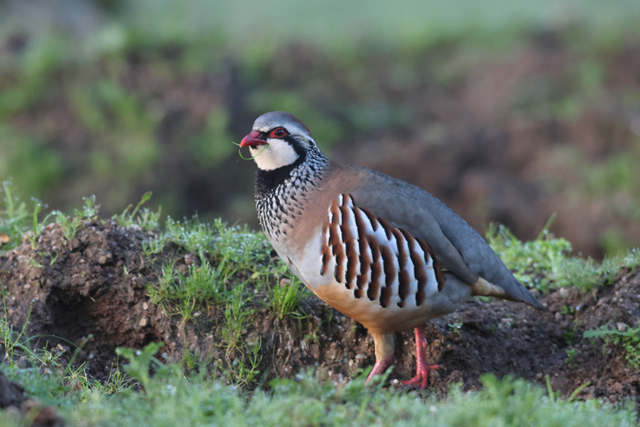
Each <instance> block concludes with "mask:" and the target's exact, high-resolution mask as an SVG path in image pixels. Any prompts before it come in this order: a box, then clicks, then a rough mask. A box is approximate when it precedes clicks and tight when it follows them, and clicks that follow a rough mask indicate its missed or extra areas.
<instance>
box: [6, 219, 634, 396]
mask: <svg viewBox="0 0 640 427" xmlns="http://www.w3.org/2000/svg"><path fill="white" fill-rule="evenodd" d="M150 234H153V233H151V232H144V231H142V230H141V229H139V228H136V227H133V228H131V227H130V228H123V227H121V226H120V225H118V223H116V222H115V221H112V220H106V221H103V222H101V221H91V222H90V221H85V222H84V223H83V225H82V227H81V228H80V229H79V231H78V232H77V234H76V236H75V238H73V239H72V240H71V241H67V240H66V239H65V238H64V234H63V230H62V229H61V228H60V227H59V226H57V225H53V224H52V225H49V226H47V227H46V229H45V230H44V231H43V232H42V234H41V235H40V236H39V237H38V238H37V245H36V247H35V248H33V247H32V245H31V243H30V242H24V243H23V244H21V245H20V246H18V247H17V248H15V249H14V250H12V251H10V252H8V253H7V254H5V255H4V256H1V257H0V281H1V284H2V286H3V287H4V292H5V295H6V312H7V316H8V321H9V322H10V323H11V324H12V325H13V326H14V327H15V328H21V327H22V326H23V325H24V324H25V322H26V323H27V327H26V334H27V335H28V336H34V337H35V336H37V337H38V338H37V339H35V340H32V342H31V344H32V345H34V346H36V347H43V346H45V345H47V346H48V348H58V349H59V350H60V352H62V353H63V354H64V356H63V357H67V360H68V359H70V357H71V355H72V354H73V353H74V352H75V351H76V349H77V348H81V351H80V352H79V353H78V356H77V358H76V359H75V362H74V363H75V364H81V363H84V366H85V367H86V372H87V373H88V374H89V375H91V376H93V377H95V378H97V379H106V378H107V377H108V375H109V373H110V372H111V371H112V370H114V369H117V368H118V365H117V363H118V360H117V358H116V353H115V349H116V348H118V347H130V348H136V349H141V348H143V347H144V346H145V345H147V344H149V343H151V342H162V343H164V346H163V347H162V349H161V350H160V351H161V352H162V355H161V357H163V358H164V359H165V360H167V361H175V362H178V361H180V360H181V359H182V358H183V356H184V355H185V354H186V352H189V354H196V355H199V357H200V358H201V359H202V360H206V361H208V367H209V369H214V370H219V371H220V372H221V373H222V372H224V371H225V369H226V368H228V367H229V366H230V365H231V364H232V363H233V361H234V359H235V358H236V357H238V356H239V355H238V354H235V353H234V352H229V350H228V349H227V348H225V346H224V345H223V340H222V333H221V331H222V327H223V323H224V315H223V313H222V309H220V308H219V307H216V306H213V305H211V306H209V307H208V308H207V307H203V308H202V309H201V311H200V312H199V315H197V316H194V318H193V319H191V320H189V321H184V319H182V318H181V317H180V316H178V315H175V314H174V315H170V314H167V313H165V312H164V311H163V310H162V309H161V308H160V307H158V306H156V305H155V304H154V303H153V302H152V301H151V300H150V298H149V296H148V293H147V290H146V287H147V284H149V283H155V282H157V281H158V274H159V271H160V266H161V265H162V262H164V261H166V260H167V259H169V258H170V257H175V267H176V268H178V269H184V270H186V267H187V265H188V264H190V263H191V262H193V259H194V258H195V257H194V256H192V255H193V254H184V253H183V254H180V253H178V255H175V254H176V252H177V248H176V247H175V245H172V244H171V243H168V244H167V245H166V246H165V248H164V250H163V252H162V253H161V254H160V255H158V259H156V260H154V262H151V261H150V260H149V259H147V257H146V256H145V255H144V254H143V252H142V248H141V242H142V241H143V240H144V239H146V238H148V237H150ZM35 264H37V265H40V266H39V267H38V266H36V265H35ZM214 267H215V265H214ZM247 286H250V284H249V285H247ZM534 292H536V291H534ZM258 297H260V296H258ZM537 297H538V298H539V300H540V301H541V303H542V304H543V306H544V307H545V308H546V311H544V312H540V311H537V310H535V309H533V308H531V307H528V306H526V305H524V304H518V303H513V302H506V301H497V300H494V301H490V302H486V301H484V300H480V299H471V300H470V301H468V303H466V304H465V305H463V306H462V307H461V308H460V309H459V310H458V311H457V312H455V313H453V314H450V315H448V316H445V317H443V318H440V319H436V320H434V321H432V322H431V323H430V324H429V325H428V328H427V340H428V342H429V347H428V350H427V356H428V359H429V361H430V362H432V363H437V364H439V365H441V366H442V368H441V369H439V370H437V371H434V372H433V374H432V375H431V377H430V379H429V388H430V389H431V390H435V391H436V393H438V394H439V395H443V396H444V395H446V394H447V392H448V390H449V388H450V386H451V384H453V383H462V385H463V388H464V389H465V390H476V389H478V388H479V387H481V383H480V381H479V378H480V376H481V375H483V374H487V373H492V374H495V375H497V376H499V377H504V376H506V375H513V376H515V377H517V378H524V379H526V380H528V381H532V382H534V383H539V384H546V381H547V380H546V377H547V376H549V379H550V383H551V386H552V387H553V389H554V390H559V391H561V392H562V394H563V395H564V396H569V395H571V393H573V392H574V391H575V390H576V389H577V388H579V387H580V386H583V385H584V384H586V383H588V385H587V386H586V387H584V388H583V389H582V390H581V391H580V392H579V394H578V396H577V397H578V398H580V399H590V398H598V399H601V400H602V401H606V402H612V403H621V402H623V401H625V400H628V399H632V400H634V401H637V400H636V399H637V395H638V394H639V393H640V382H639V378H640V376H639V375H640V370H638V369H632V368H630V366H629V363H628V361H627V360H626V358H625V353H624V351H623V349H622V348H621V347H616V346H612V347H607V348H604V351H603V343H602V341H598V340H596V341H594V342H592V341H590V340H589V339H585V338H583V337H582V334H583V332H584V331H586V330H589V329H593V328H596V327H599V326H602V325H605V324H607V323H610V324H612V325H631V326H635V325H636V324H638V322H640V272H639V271H627V270H624V269H623V270H621V271H620V272H619V274H618V275H617V276H616V278H615V280H613V282H612V283H609V284H607V285H605V286H603V287H600V288H598V289H597V290H595V291H594V292H593V293H589V294H586V295H585V294H583V293H581V292H579V291H578V290H577V289H574V288H564V289H558V290H552V291H550V292H549V293H547V294H544V295H540V294H539V293H538V294H537ZM254 303H255V307H254V308H255V313H254V314H253V315H252V317H250V318H249V321H248V322H247V323H246V326H245V329H244V330H242V339H243V340H244V341H245V342H256V341H257V340H258V338H260V350H259V355H260V356H261V361H260V364H259V367H258V369H259V375H258V376H257V379H258V381H260V382H261V383H262V384H268V381H269V380H270V379H272V378H275V377H284V378H292V377H294V376H295V375H296V374H297V373H299V372H300V371H301V370H304V369H306V368H307V367H315V368H316V370H317V371H319V376H320V378H325V379H326V380H329V381H341V380H345V379H348V378H349V377H350V376H352V375H354V374H355V373H356V371H357V370H358V369H359V368H365V367H368V366H371V365H372V364H373V363H374V361H375V360H374V347H373V340H372V338H371V336H370V335H369V334H368V332H367V331H366V329H365V328H364V327H362V326H361V325H359V324H358V323H356V322H355V321H353V320H351V319H350V318H348V317H346V316H344V315H342V314H340V313H338V312H336V311H335V310H333V309H332V308H331V307H329V306H327V305H326V304H325V303H323V302H322V301H320V300H319V299H317V298H316V297H315V296H313V295H308V296H306V297H305V298H304V299H303V300H302V302H301V307H300V309H301V311H303V312H304V313H305V314H306V317H305V318H304V319H302V320H296V319H293V318H289V317H285V318H284V319H278V318H277V317H276V316H275V315H274V314H273V313H272V312H271V311H270V310H269V309H268V308H266V306H265V305H264V304H260V302H259V301H255V302H254ZM620 327H621V328H622V327H623V326H620ZM70 343H74V344H75V345H72V344H70ZM396 344H397V346H396V352H395V358H394V360H393V365H394V370H393V372H392V374H391V375H390V377H389V378H390V382H389V384H388V386H390V387H396V388H402V387H406V386H403V385H401V384H400V383H399V382H397V381H394V380H393V379H401V380H405V379H410V378H412V377H413V375H414V373H415V372H414V369H415V342H414V338H413V334H412V332H411V331H407V332H403V333H398V334H397V335H396ZM120 362H122V361H120ZM248 387H251V385H248ZM21 393H22V392H21V391H20V389H19V385H16V384H12V383H10V382H9V381H7V380H6V378H3V377H0V407H3V406H7V405H13V406H19V405H21V404H22V402H24V401H25V400H26V397H25V396H23V394H21ZM3 399H4V400H3Z"/></svg>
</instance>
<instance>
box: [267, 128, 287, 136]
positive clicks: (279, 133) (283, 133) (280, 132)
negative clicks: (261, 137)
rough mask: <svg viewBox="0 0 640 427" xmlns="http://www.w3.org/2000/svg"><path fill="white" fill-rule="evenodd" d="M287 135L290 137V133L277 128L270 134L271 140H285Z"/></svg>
mask: <svg viewBox="0 0 640 427" xmlns="http://www.w3.org/2000/svg"><path fill="white" fill-rule="evenodd" d="M287 135H289V132H287V130H286V129H285V128H283V127H278V128H275V129H273V130H271V132H269V138H284V137H285V136H287Z"/></svg>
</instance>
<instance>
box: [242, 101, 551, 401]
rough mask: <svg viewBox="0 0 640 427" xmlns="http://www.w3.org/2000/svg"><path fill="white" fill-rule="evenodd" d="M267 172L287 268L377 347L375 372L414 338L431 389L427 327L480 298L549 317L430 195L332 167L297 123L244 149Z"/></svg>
mask: <svg viewBox="0 0 640 427" xmlns="http://www.w3.org/2000/svg"><path fill="white" fill-rule="evenodd" d="M240 146H241V147H249V148H250V151H251V154H252V155H254V156H256V157H255V162H256V163H257V165H258V171H257V173H256V182H255V198H256V206H257V210H258V218H259V220H260V225H261V226H262V229H263V230H264V232H265V234H266V235H267V237H268V239H269V241H270V242H271V243H272V244H273V247H274V248H275V250H276V251H277V252H278V254H279V255H280V257H281V258H282V259H283V260H284V262H285V263H286V264H287V265H288V266H289V267H290V268H291V270H293V272H294V273H295V274H296V276H298V277H299V278H300V280H302V282H303V283H304V284H305V285H306V286H307V287H308V288H309V289H310V290H311V291H312V292H313V293H314V294H316V295H317V296H318V297H320V298H321V299H322V300H323V301H325V302H326V303H328V304H329V305H331V306H332V307H334V308H335V309H336V310H338V311H340V312H342V313H344V314H345V315H347V316H349V317H351V318H353V319H355V320H356V321H358V322H360V323H362V324H363V325H364V326H365V327H366V328H367V329H368V330H369V332H371V335H372V336H373V340H374V343H375V351H376V364H375V366H374V368H373V370H372V371H371V374H370V375H369V379H368V380H367V382H369V380H371V378H372V377H373V376H374V375H377V374H380V373H382V372H383V371H384V370H385V369H386V367H387V366H388V365H389V363H390V362H391V358H392V356H393V349H394V342H393V334H394V333H395V332H398V331H403V330H408V329H415V335H416V348H417V374H416V376H415V377H414V378H413V379H412V380H410V381H407V383H408V384H412V385H416V384H419V385H420V386H421V389H423V388H425V387H426V384H427V378H428V376H429V371H430V370H431V369H434V368H436V367H437V365H432V366H430V365H428V364H427V361H426V356H425V348H426V345H427V343H426V340H425V338H424V327H425V322H427V321H428V320H429V319H432V318H434V317H438V316H442V315H444V314H447V313H451V312H452V311H454V310H456V308H458V307H459V306H460V305H461V304H462V303H463V302H464V301H465V300H467V299H468V298H469V297H470V296H472V295H488V296H493V297H498V298H504V299H508V300H513V301H521V302H524V303H527V304H529V305H531V306H534V307H538V308H542V306H541V305H540V303H539V302H538V301H537V300H536V299H535V298H534V297H533V295H531V294H530V293H529V292H528V291H527V289H525V288H524V286H522V284H520V282H518V280H517V279H516V278H515V277H513V275H512V274H511V273H510V272H509V270H508V269H507V267H506V266H505V265H504V264H503V263H502V261H501V260H500V258H499V257H498V255H497V254H496V253H495V252H494V251H493V250H492V249H491V248H490V247H489V245H488V244H487V243H486V242H485V241H484V239H483V238H482V237H481V236H480V235H479V234H478V233H477V232H476V231H475V230H474V229H473V228H471V227H470V226H469V225H468V224H467V223H466V222H465V221H464V220H463V219H462V218H460V217H459V216H458V215H457V214H455V213H454V212H453V211H452V210H450V209H449V208H448V207H447V206H445V205H444V203H442V202H441V201H440V200H438V199H436V198H435V197H434V196H432V195H431V194H429V193H427V192H426V191H424V190H422V189H420V188H418V187H416V186H414V185H411V184H408V183H406V182H404V181H401V180H398V179H395V178H391V177H389V176H387V175H384V174H382V173H380V172H376V171H373V170H371V169H367V168H363V167H359V166H353V165H348V164H340V163H336V162H332V161H329V159H327V157H326V156H325V155H324V154H323V153H322V152H321V151H320V150H319V149H318V147H317V146H316V142H315V141H314V139H313V137H312V136H311V132H310V131H309V129H308V128H307V127H306V126H305V125H304V124H303V123H302V122H301V121H300V120H299V119H298V118H296V117H295V116H293V115H291V114H289V113H285V112H281V111H276V112H271V113H267V114H264V115H262V116H260V117H258V119H257V120H256V121H255V123H254V124H253V130H252V132H251V133H250V134H249V135H247V136H246V137H245V138H244V139H243V140H242V143H241V144H240Z"/></svg>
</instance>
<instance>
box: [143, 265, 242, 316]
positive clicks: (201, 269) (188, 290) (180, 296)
mask: <svg viewBox="0 0 640 427" xmlns="http://www.w3.org/2000/svg"><path fill="white" fill-rule="evenodd" d="M235 271H236V270H235V269H233V268H232V266H231V264H230V263H228V262H221V263H220V264H218V267H217V268H213V267H212V266H211V264H210V263H209V261H208V260H206V259H203V261H202V265H201V266H197V265H196V264H192V265H190V266H189V267H188V273H187V274H182V273H180V272H176V271H174V264H173V263H172V262H167V263H165V264H164V265H163V266H162V269H161V273H160V275H159V277H158V283H157V284H150V285H148V287H147V291H148V292H149V296H150V298H151V301H153V303H154V304H158V305H161V306H163V308H164V309H165V311H167V310H168V311H175V312H177V313H179V314H180V315H181V316H182V317H183V322H186V321H188V320H190V319H191V318H192V317H193V314H194V313H195V311H196V309H197V307H198V306H199V305H207V304H217V305H223V304H225V303H226V302H228V301H229V298H230V293H229V291H228V290H227V288H226V286H225V284H226V282H227V281H228V280H229V278H230V277H231V276H232V275H233V274H234V273H235Z"/></svg>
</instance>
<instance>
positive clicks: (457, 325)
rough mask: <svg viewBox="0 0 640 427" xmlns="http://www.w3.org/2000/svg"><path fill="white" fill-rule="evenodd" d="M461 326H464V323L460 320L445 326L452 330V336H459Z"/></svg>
mask: <svg viewBox="0 0 640 427" xmlns="http://www.w3.org/2000/svg"><path fill="white" fill-rule="evenodd" d="M462 325H464V322H463V321H462V320H460V321H457V322H455V323H449V324H448V325H447V326H449V327H450V328H451V329H453V333H454V334H458V335H459V334H460V330H461V329H462Z"/></svg>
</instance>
